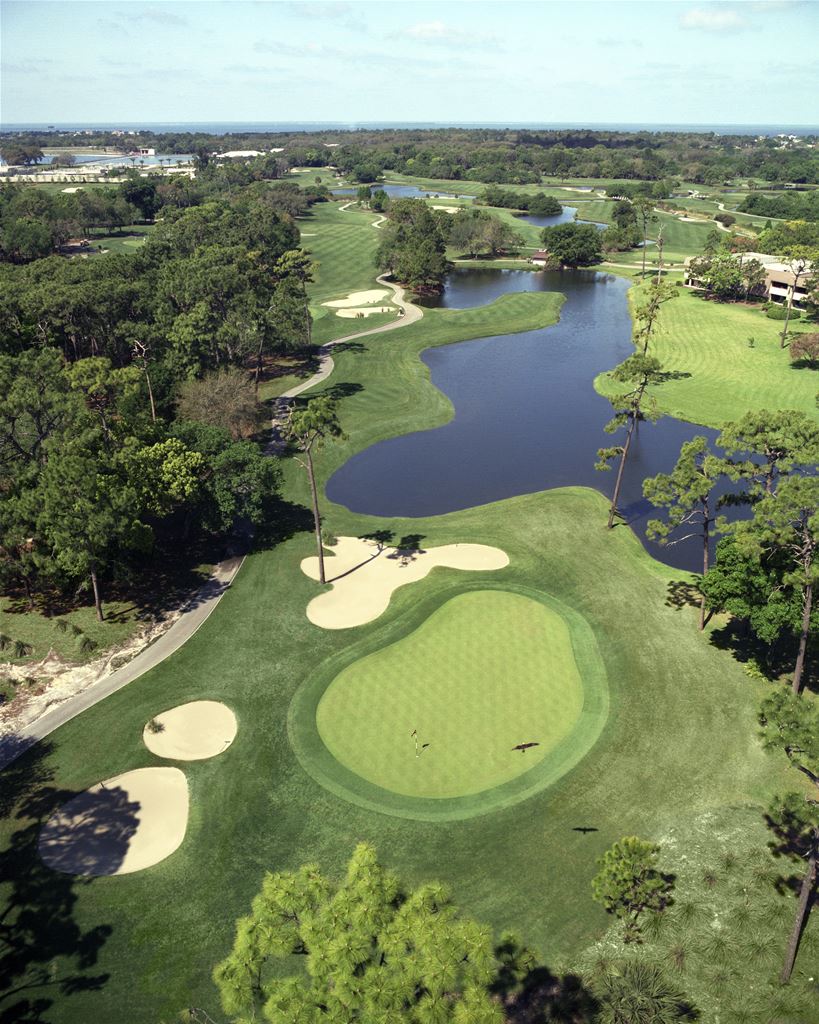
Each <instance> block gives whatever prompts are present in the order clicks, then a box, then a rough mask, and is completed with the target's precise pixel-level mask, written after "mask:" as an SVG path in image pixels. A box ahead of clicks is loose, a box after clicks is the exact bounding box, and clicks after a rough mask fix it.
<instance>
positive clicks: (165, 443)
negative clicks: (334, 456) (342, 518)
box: [0, 174, 312, 617]
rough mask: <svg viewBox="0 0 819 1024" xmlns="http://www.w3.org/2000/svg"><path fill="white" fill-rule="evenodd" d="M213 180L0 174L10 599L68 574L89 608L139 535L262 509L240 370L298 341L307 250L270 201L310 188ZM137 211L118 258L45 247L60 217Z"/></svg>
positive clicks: (128, 573) (269, 489) (271, 471)
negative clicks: (61, 179)
mask: <svg viewBox="0 0 819 1024" xmlns="http://www.w3.org/2000/svg"><path fill="white" fill-rule="evenodd" d="M223 183H224V182H223V180H221V179H219V178H218V177H217V175H215V174H213V175H211V176H210V178H209V177H208V176H205V177H204V180H203V182H199V181H197V182H196V184H195V186H193V188H190V189H189V188H188V187H186V186H182V187H180V186H178V185H177V183H176V182H173V183H172V185H171V188H172V189H173V194H171V193H168V192H163V185H162V184H161V183H158V182H154V181H153V180H145V179H139V180H137V179H135V180H132V181H129V182H126V183H125V184H123V185H121V186H119V188H117V189H113V190H107V191H102V190H99V191H97V190H89V191H88V192H87V193H81V194H78V195H77V194H75V195H70V196H66V195H53V194H51V195H50V194H47V193H42V192H34V191H33V190H31V189H26V188H18V187H11V188H8V189H5V190H3V194H2V211H3V244H4V253H5V255H6V258H7V260H9V262H6V263H4V264H2V265H0V295H1V296H2V298H0V310H1V311H2V316H0V321H2V322H1V323H0V492H1V493H2V496H3V501H2V503H1V504H0V586H2V588H3V590H4V591H5V592H7V593H17V594H19V595H21V596H23V597H24V598H25V600H26V601H27V602H28V603H29V605H32V606H33V605H34V603H35V601H37V600H39V599H43V600H45V601H46V602H47V603H48V602H50V601H54V600H65V599H66V598H70V597H71V596H72V595H74V594H76V593H77V592H82V591H87V592H88V593H90V594H92V595H93V597H94V600H95V603H96V605H97V613H98V616H99V617H102V615H103V604H102V602H103V597H104V595H105V593H106V589H107V588H108V587H110V586H111V585H112V584H115V585H117V586H127V584H128V581H129V580H130V579H131V578H133V577H134V576H135V574H137V573H138V572H139V570H140V567H141V566H142V565H144V562H145V560H146V559H149V558H150V557H152V555H153V554H154V553H155V549H156V546H157V545H159V546H160V547H161V546H162V545H169V544H174V545H179V544H180V543H181V544H185V543H189V542H190V541H191V540H192V539H193V538H194V537H195V536H197V535H200V534H214V535H224V534H226V533H227V532H229V531H230V530H231V529H232V527H233V525H234V523H235V522H236V521H237V520H240V519H244V520H247V521H249V522H250V523H256V524H261V523H262V522H263V521H269V518H270V510H271V503H272V502H273V501H274V500H275V497H276V491H277V484H278V467H277V463H276V461H275V460H273V459H268V458H265V457H264V456H263V455H262V453H261V450H260V448H259V446H258V445H257V444H256V443H255V442H253V441H250V440H247V438H248V437H249V436H251V435H252V434H253V433H254V431H255V430H256V429H258V425H259V406H258V403H257V400H256V395H255V389H254V385H253V380H252V377H251V375H250V374H248V372H247V371H248V369H253V368H255V369H256V370H257V371H258V367H259V366H260V364H261V362H262V361H263V360H264V358H265V357H266V356H267V355H269V354H270V353H272V352H281V351H286V350H291V349H298V348H301V347H303V346H304V345H305V344H307V342H308V339H309V334H310V317H309V311H308V310H307V306H306V297H305V293H304V286H303V285H304V279H305V276H308V277H309V266H310V261H309V259H308V258H307V257H306V255H305V254H304V253H303V252H302V251H301V250H300V249H298V248H297V247H298V242H299V232H298V229H297V227H296V225H295V223H294V221H293V218H292V216H291V212H290V211H291V210H302V209H306V205H307V204H308V203H309V202H310V201H312V199H311V198H309V197H305V194H304V193H301V192H300V191H299V190H298V189H297V187H296V186H290V185H287V186H285V185H282V186H281V187H279V186H276V185H273V186H272V187H271V186H270V185H268V184H262V185H261V187H258V186H256V185H254V184H252V183H251V184H248V185H246V186H244V187H242V188H240V189H239V190H234V191H233V193H232V194H231V195H230V197H225V196H222V195H220V194H219V193H220V191H221V186H222V185H223ZM191 184H192V183H191ZM194 190H196V191H194ZM183 191H184V192H186V193H187V200H186V202H185V203H180V204H179V205H177V204H176V202H175V201H176V200H178V199H179V197H180V195H181V194H182V193H183ZM197 193H198V194H197ZM196 199H199V200H201V201H199V202H195V201H194V200H196ZM169 200H170V201H169ZM157 209H159V210H161V217H160V218H159V221H158V223H157V224H156V226H155V228H154V229H153V231H152V233H151V236H150V238H149V239H148V241H147V242H146V244H145V245H144V246H143V247H141V249H140V250H139V251H138V252H135V253H134V254H133V255H116V254H109V255H108V256H106V257H105V258H96V259H65V258H64V257H63V256H60V255H47V253H51V252H52V251H53V248H54V246H55V245H56V244H59V243H60V241H61V240H62V239H64V238H66V237H68V236H70V235H71V234H73V233H74V231H75V230H76V227H77V225H78V224H79V226H80V227H86V226H91V225H94V226H96V225H103V226H106V227H110V226H112V223H113V222H114V221H119V222H122V221H125V222H130V221H133V220H135V219H137V218H138V217H146V216H147V215H148V214H149V213H152V212H156V211H157ZM26 232H27V234H26ZM10 238H12V239H17V242H16V247H12V246H11V244H10V243H9V239H10ZM25 238H28V239H29V242H30V240H31V239H34V240H35V241H37V239H40V240H41V242H42V244H41V245H39V244H29V243H25V244H24V239H25ZM38 256H40V257H42V258H37V257H38ZM24 261H25V262H24ZM239 368H240V369H239ZM256 378H257V382H258V372H257V375H256Z"/></svg>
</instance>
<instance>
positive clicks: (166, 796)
mask: <svg viewBox="0 0 819 1024" xmlns="http://www.w3.org/2000/svg"><path fill="white" fill-rule="evenodd" d="M187 826H188V784H187V781H186V780H185V776H184V774H183V773H182V772H181V771H180V770H179V769H178V768H139V769H137V770H136V771H133V772H125V774H124V775H116V776H115V777H114V778H112V779H106V780H105V782H100V783H98V784H97V785H96V786H92V787H91V788H90V789H87V790H86V791H85V792H84V793H80V794H79V796H75V797H74V798H73V799H72V800H69V801H68V803H65V804H63V806H62V807H61V808H60V809H59V810H58V811H55V813H54V814H52V815H51V817H50V818H49V819H48V821H47V822H46V823H45V825H44V826H43V828H42V830H41V832H40V839H39V842H38V849H39V853H40V856H41V857H42V859H43V860H44V861H45V863H46V864H47V865H48V866H49V867H50V868H53V869H54V870H55V871H62V872H65V873H66V874H70V875H129V874H131V872H133V871H141V870H142V869H143V868H148V867H151V865H152V864H158V863H159V862H160V861H161V860H164V859H165V858H166V857H169V856H170V855H171V854H172V853H173V852H174V850H175V849H176V848H177V847H178V846H179V845H180V843H181V842H182V840H183V839H184V838H185V830H186V828H187Z"/></svg>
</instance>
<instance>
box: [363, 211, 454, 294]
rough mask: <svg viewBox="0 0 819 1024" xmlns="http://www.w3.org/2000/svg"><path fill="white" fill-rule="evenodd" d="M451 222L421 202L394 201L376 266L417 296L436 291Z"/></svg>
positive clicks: (440, 283)
mask: <svg viewBox="0 0 819 1024" xmlns="http://www.w3.org/2000/svg"><path fill="white" fill-rule="evenodd" d="M451 224H452V218H451V217H450V215H449V214H448V213H446V211H444V210H431V209H430V208H429V207H428V206H427V204H426V203H425V202H424V201H423V200H421V199H396V200H393V201H392V202H391V203H390V204H389V207H388V209H387V222H386V223H385V224H384V225H383V227H382V229H381V230H382V240H381V244H380V245H379V247H378V251H377V253H376V265H377V266H378V269H379V270H380V271H381V272H382V273H387V274H391V275H392V276H393V277H395V278H396V279H397V280H399V281H401V282H402V283H404V284H407V285H409V286H410V287H411V288H414V289H415V290H416V291H418V292H435V291H440V289H441V288H442V287H443V280H444V275H445V274H446V271H447V268H448V264H447V259H446V244H447V239H448V237H449V232H450V230H451Z"/></svg>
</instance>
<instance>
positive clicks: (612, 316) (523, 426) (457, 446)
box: [327, 270, 717, 570]
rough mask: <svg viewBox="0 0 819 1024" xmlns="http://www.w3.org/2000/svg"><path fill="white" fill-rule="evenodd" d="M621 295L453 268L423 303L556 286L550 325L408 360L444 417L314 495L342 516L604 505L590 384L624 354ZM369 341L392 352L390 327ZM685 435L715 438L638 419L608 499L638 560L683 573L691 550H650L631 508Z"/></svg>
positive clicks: (568, 276)
mask: <svg viewBox="0 0 819 1024" xmlns="http://www.w3.org/2000/svg"><path fill="white" fill-rule="evenodd" d="M628 287H629V282H628V281H626V280H624V279H622V278H618V277H615V276H613V275H610V274H601V273H596V272H594V271H542V272H532V271H522V270H521V271H508V270H456V271H453V272H452V273H451V274H450V275H449V276H448V278H447V280H446V288H445V290H444V292H443V294H442V295H441V296H440V297H438V298H437V299H434V300H432V303H433V304H435V305H437V306H439V307H441V308H448V309H465V308H468V307H474V306H481V305H485V304H487V303H489V302H492V301H493V300H494V299H496V298H498V297H499V296H501V295H505V294H508V293H510V292H520V291H557V292H562V293H563V294H564V295H565V296H566V302H565V303H564V305H563V309H562V311H561V318H560V322H559V323H558V324H556V325H554V326H552V327H545V328H540V329H538V330H534V331H528V332H526V333H523V334H511V335H499V336H496V337H491V338H481V339H478V340H474V341H464V342H459V343H457V344H453V345H445V346H441V347H439V348H431V349H427V350H426V351H425V352H423V354H422V358H423V360H424V362H425V363H426V364H427V366H428V367H429V369H430V374H431V377H432V382H433V384H434V385H435V386H436V387H438V388H440V390H441V391H443V392H444V393H445V394H446V395H447V396H448V397H449V398H450V400H451V402H452V404H453V406H454V409H455V414H454V418H453V419H452V420H451V421H450V422H449V423H447V424H446V425H444V426H442V427H437V428H435V429H432V430H425V431H419V432H416V433H411V434H404V435H402V436H400V437H395V438H391V439H389V440H386V441H381V442H379V443H377V444H375V445H372V446H371V447H370V448H367V449H365V450H364V451H362V452H359V453H358V454H356V455H354V456H353V457H352V458H351V459H349V461H348V462H346V463H345V464H344V465H343V466H342V467H341V468H340V469H339V470H338V471H337V472H336V473H335V474H334V475H333V476H332V477H331V478H330V480H329V481H328V484H327V496H328V497H329V498H330V499H331V500H332V501H335V502H338V503H340V504H342V505H345V506H346V507H347V508H349V509H351V510H353V511H354V512H361V513H366V514H371V515H379V516H409V517H415V516H430V515H438V514H441V513H444V512H452V511H455V510H456V509H463V508H470V507H472V506H474V505H482V504H485V503H487V502H491V501H498V500H500V499H502V498H509V497H511V496H513V495H516V494H527V493H530V492H533V491H540V490H544V489H546V488H550V487H565V486H569V485H583V486H586V487H594V488H597V489H598V490H601V491H602V492H603V493H604V494H606V495H607V496H608V495H609V494H610V493H611V489H612V487H613V485H614V472H615V471H614V470H611V471H609V472H599V471H596V470H595V469H594V463H595V461H596V455H597V449H598V448H601V447H604V446H607V445H611V444H613V443H615V442H616V441H617V440H618V439H619V438H618V436H617V435H615V436H614V437H612V436H611V435H608V434H606V433H605V432H604V430H603V427H604V425H605V423H607V422H608V420H609V419H610V418H611V415H612V408H611V405H610V404H609V402H608V401H607V400H606V399H605V398H603V397H601V396H600V395H598V394H597V392H596V391H595V390H594V388H593V386H592V382H593V380H594V378H595V376H596V375H597V374H598V373H600V372H602V371H603V370H608V369H611V368H612V367H614V366H616V365H617V364H618V363H620V362H622V360H623V359H625V358H626V357H627V356H629V355H631V354H632V353H633V352H634V347H633V345H632V343H631V318H630V315H629V311H628V305H627V301H626V293H627V290H628ZM377 344H379V345H383V344H395V345H400V344H401V339H400V331H399V332H397V333H396V334H394V335H392V336H391V337H389V340H388V336H386V335H385V336H383V337H382V338H379V340H378V341H377ZM698 434H701V435H705V436H706V437H708V438H709V439H710V440H711V441H713V440H714V438H715V437H716V434H717V431H715V430H709V429H707V428H705V427H699V426H695V425H693V424H691V423H685V422H683V421H680V420H675V419H672V418H670V417H664V418H663V419H661V420H660V421H659V422H658V423H656V424H651V423H641V424H640V425H639V428H638V430H637V434H636V437H635V439H634V441H633V442H632V447H631V452H630V454H629V461H628V463H627V466H626V473H625V479H624V483H623V489H622V491H621V501H620V505H621V511H622V513H623V515H624V518H625V520H626V522H628V523H629V525H630V526H631V527H632V528H633V529H634V530H635V532H636V533H637V535H638V536H639V537H640V538H641V540H642V541H643V543H644V544H645V546H646V548H647V549H648V550H649V551H650V552H651V554H652V555H654V556H655V557H656V558H659V559H661V560H662V561H664V562H666V563H667V564H669V565H673V566H676V567H678V568H683V569H691V570H698V569H699V567H700V565H701V548H700V545H699V541H697V540H696V539H691V540H689V541H685V542H683V543H681V544H679V545H676V546H673V547H665V548H663V547H660V546H659V545H656V544H654V543H652V542H650V541H648V540H647V539H646V537H645V527H646V522H647V520H648V519H651V518H655V517H657V516H658V512H657V511H656V510H655V509H653V508H652V506H651V505H650V504H649V503H648V502H647V501H645V500H644V499H643V497H642V482H643V480H644V478H645V477H648V476H653V475H654V474H656V473H659V472H668V471H670V469H671V468H672V467H673V465H674V463H675V462H676V459H677V457H678V455H679V451H680V446H681V445H682V444H683V442H684V441H687V440H690V439H691V438H692V437H694V436H695V435H698ZM601 516H602V510H601Z"/></svg>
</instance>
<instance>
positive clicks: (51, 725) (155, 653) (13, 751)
mask: <svg viewBox="0 0 819 1024" xmlns="http://www.w3.org/2000/svg"><path fill="white" fill-rule="evenodd" d="M374 226H375V225H374ZM377 280H378V283H379V284H383V285H385V286H386V287H388V288H391V289H392V291H393V301H394V302H395V304H396V305H397V306H399V307H400V308H401V309H402V310H403V311H404V315H403V316H402V317H399V319H397V320H393V321H391V322H390V323H388V324H383V325H382V326H381V327H373V328H372V329H371V330H369V331H358V332H356V333H355V334H348V335H345V337H343V338H337V339H336V340H335V341H331V342H328V343H327V344H326V345H322V347H321V348H320V349H319V368H318V370H317V371H316V373H314V374H313V376H312V377H310V378H309V379H308V380H306V381H304V382H303V383H301V384H299V385H297V386H296V387H294V388H291V389H290V390H289V391H287V392H285V394H283V395H282V396H281V398H280V399H279V400H278V401H277V403H276V410H277V411H276V414H275V415H274V418H273V422H272V428H273V439H272V440H271V442H270V444H268V446H267V448H266V449H265V451H266V452H267V453H268V454H274V453H276V452H278V451H280V450H281V447H282V446H281V441H280V440H279V438H278V423H280V422H281V419H282V417H283V416H284V411H285V408H286V404H287V399H289V398H295V397H296V395H300V394H301V393H302V391H307V390H308V389H309V388H312V387H314V386H315V385H316V384H319V383H320V382H321V381H323V380H325V379H326V378H327V377H329V376H330V374H331V373H332V372H333V360H332V358H331V356H330V348H331V347H332V346H333V345H341V344H343V343H344V342H346V341H352V340H353V339H355V338H364V337H367V335H370V334H380V333H381V332H383V331H392V330H395V329H396V328H398V327H404V326H405V325H406V324H411V323H414V322H415V321H417V320H420V319H421V317H422V316H423V315H424V311H423V310H422V309H421V308H420V307H419V306H415V305H413V304H412V303H411V302H407V301H406V300H405V298H404V289H403V288H402V287H401V286H400V285H397V284H394V283H393V282H392V281H387V280H385V279H384V275H382V276H381V277H379V278H378V279H377ZM235 543H236V544H238V545H240V546H241V547H244V546H245V545H246V542H245V541H243V540H241V539H240V540H238V541H236V542H235ZM244 559H245V556H244V553H243V552H241V551H240V552H237V553H231V554H229V556H228V557H227V558H226V559H225V560H224V561H222V562H220V563H219V565H217V566H216V568H215V569H214V571H213V574H212V575H211V577H210V578H209V580H208V581H207V583H205V585H204V586H203V587H202V588H201V589H200V590H199V591H198V593H197V594H196V595H195V596H194V597H193V598H191V600H190V601H189V602H188V603H187V605H186V606H185V607H184V608H183V610H182V612H181V614H180V616H179V618H178V619H177V620H176V621H175V622H174V623H173V625H172V626H171V627H170V628H169V629H168V630H167V631H166V632H165V633H163V634H162V636H160V637H159V638H158V639H157V640H156V641H155V642H154V643H153V644H151V645H150V646H149V647H146V648H145V650H143V651H141V652H140V653H139V654H138V655H137V656H136V657H135V658H133V659H132V660H131V661H129V662H128V664H127V665H124V666H123V667H122V668H121V669H118V670H117V671H116V672H113V673H111V675H108V676H105V677H103V678H102V679H100V680H98V681H97V682H95V683H92V684H91V685H90V686H89V687H87V688H86V689H84V690H82V691H81V692H80V693H77V694H75V695H74V696H73V697H68V698H66V700H64V701H63V702H61V703H60V704H58V705H57V706H56V707H54V708H51V709H50V710H49V711H46V712H45V713H44V714H42V715H40V716H39V718H37V719H35V720H34V721H33V722H30V723H29V724H28V725H26V726H23V727H21V728H20V729H18V730H16V731H14V732H12V733H7V734H4V735H2V736H0V769H2V768H5V766H6V765H8V764H10V763H11V762H12V761H14V760H15V759H16V758H18V757H19V756H20V755H21V754H23V753H24V752H25V751H26V750H28V749H29V747H31V746H33V745H34V744H35V743H37V742H38V741H39V740H42V739H45V737H46V736H48V735H49V734H50V733H52V732H54V730H55V729H59V727H60V726H61V725H64V724H65V723H66V722H68V721H70V720H71V719H72V718H74V717H75V716H76V715H79V714H80V713H81V712H83V711H85V710H86V709H87V708H90V707H93V706H94V704H98V703H99V702H100V701H101V700H104V699H105V698H106V697H108V696H110V695H111V694H112V693H116V691H117V690H121V689H122V688H123V686H127V685H128V683H130V682H133V680H134V679H138V678H139V677H140V676H141V675H144V673H145V672H148V671H149V670H150V669H152V668H154V667H155V666H156V665H158V664H159V663H160V662H161V661H164V660H165V658H167V657H169V656H170V655H171V654H173V653H174V652H175V651H178V650H179V648H180V647H181V646H182V645H183V644H184V643H186V642H187V641H188V640H189V639H190V638H191V637H192V636H193V634H194V633H195V632H196V631H197V629H199V627H200V626H201V625H202V623H203V622H204V621H205V620H206V619H207V618H208V616H209V615H210V613H211V612H212V611H213V609H214V608H215V607H216V605H217V604H218V603H219V601H220V599H221V597H222V595H223V594H224V593H225V591H226V590H227V589H228V587H229V586H230V585H231V583H232V582H233V580H234V579H235V577H236V573H237V572H238V571H239V569H240V568H241V566H242V563H243V562H244Z"/></svg>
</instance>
